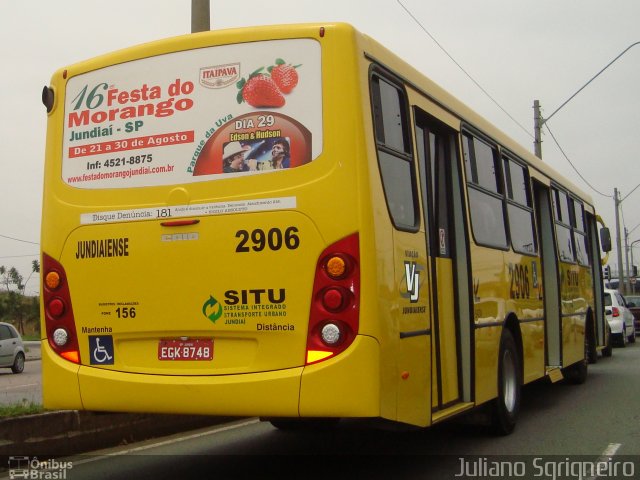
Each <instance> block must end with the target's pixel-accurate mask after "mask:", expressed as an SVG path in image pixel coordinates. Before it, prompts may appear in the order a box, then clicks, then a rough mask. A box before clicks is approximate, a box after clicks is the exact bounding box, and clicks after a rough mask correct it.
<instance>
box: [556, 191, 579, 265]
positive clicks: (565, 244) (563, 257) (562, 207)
mask: <svg viewBox="0 0 640 480" xmlns="http://www.w3.org/2000/svg"><path fill="white" fill-rule="evenodd" d="M553 212H554V218H555V224H556V245H557V248H558V255H559V257H560V261H562V262H569V263H573V262H575V256H574V253H573V242H572V240H571V217H570V215H569V212H570V210H569V197H567V194H566V193H564V192H562V191H560V190H558V189H556V188H554V189H553Z"/></svg>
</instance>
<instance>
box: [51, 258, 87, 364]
mask: <svg viewBox="0 0 640 480" xmlns="http://www.w3.org/2000/svg"><path fill="white" fill-rule="evenodd" d="M42 278H43V281H42V291H43V305H44V323H45V328H46V335H47V338H48V339H49V345H50V346H51V348H52V349H53V350H54V351H55V352H56V353H57V354H58V355H60V356H61V357H63V358H66V359H67V360H69V361H71V362H74V363H80V348H79V346H78V335H77V334H76V324H75V320H74V318H73V308H71V294H70V293H69V284H68V283H67V276H66V274H65V271H64V268H63V267H62V265H61V264H60V263H59V262H57V261H55V260H54V259H53V258H51V257H50V256H49V255H47V254H46V253H43V254H42Z"/></svg>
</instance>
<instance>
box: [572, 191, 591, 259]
mask: <svg viewBox="0 0 640 480" xmlns="http://www.w3.org/2000/svg"><path fill="white" fill-rule="evenodd" d="M570 201H571V203H573V207H574V208H573V211H574V215H573V223H572V226H573V241H574V243H575V252H576V260H577V261H578V263H579V264H580V265H584V266H588V265H589V255H588V252H587V232H586V229H585V222H584V205H582V203H581V202H579V201H578V200H570Z"/></svg>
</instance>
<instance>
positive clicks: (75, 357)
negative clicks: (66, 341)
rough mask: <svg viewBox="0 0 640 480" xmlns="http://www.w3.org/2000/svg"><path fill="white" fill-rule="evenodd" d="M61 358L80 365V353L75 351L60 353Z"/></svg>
mask: <svg viewBox="0 0 640 480" xmlns="http://www.w3.org/2000/svg"><path fill="white" fill-rule="evenodd" d="M60 356H61V357H63V358H66V359H67V360H69V361H70V362H73V363H80V352H78V351H77V350H70V351H68V352H62V353H61V354H60Z"/></svg>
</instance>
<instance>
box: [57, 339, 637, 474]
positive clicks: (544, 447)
mask: <svg viewBox="0 0 640 480" xmlns="http://www.w3.org/2000/svg"><path fill="white" fill-rule="evenodd" d="M523 394H524V400H523V404H522V411H521V416H520V421H519V423H518V426H517V428H516V430H515V432H514V433H513V434H512V435H510V436H506V437H495V436H493V435H491V434H489V433H488V432H487V431H486V430H485V429H483V428H482V427H480V426H478V425H477V424H473V423H470V422H455V423H448V424H443V425H438V426H436V427H434V428H430V429H426V430H417V431H416V430H413V431H394V430H389V429H372V428H370V427H369V426H366V425H363V424H361V423H360V422H357V421H344V422H342V423H341V424H340V425H339V426H338V428H337V429H335V430H332V431H311V432H281V431H278V430H276V429H275V428H273V427H272V426H271V425H270V424H268V423H261V422H259V421H258V420H257V419H246V420H239V421H237V422H234V423H230V424H225V425H219V426H216V427H213V428H207V429H202V430H198V431H191V432H187V433H184V434H180V435H175V436H171V437H165V438H162V439H155V440H150V441H148V442H144V443H137V444H131V445H124V446H120V447H118V448H114V449H109V450H103V451H95V452H92V453H91V454H88V455H82V456H78V457H73V458H66V459H60V461H64V462H70V463H68V464H67V467H68V466H71V468H69V469H68V470H67V473H68V475H67V477H66V478H70V479H74V480H75V479H85V478H86V479H92V480H98V479H127V480H129V479H130V478H136V479H146V478H149V479H151V478H153V479H165V478H166V479H169V478H172V479H173V478H205V477H206V478H217V479H227V478H229V479H235V478H238V479H242V478H249V477H255V478H305V479H309V478H332V479H336V478H349V479H353V478H385V479H389V478H394V479H404V478H406V479H422V478H425V479H437V480H443V479H455V478H492V477H499V478H539V479H554V480H555V479H556V478H558V479H559V478H572V479H573V478H581V479H584V480H586V479H591V480H593V479H594V478H640V441H639V440H640V421H639V419H640V410H639V409H638V398H640V342H639V343H636V344H632V345H629V346H628V347H627V348H624V349H622V348H616V349H615V350H614V354H613V357H612V358H607V359H603V358H600V359H599V362H598V363H597V364H595V365H590V366H589V378H588V380H587V382H586V383H585V384H583V385H565V384H554V385H551V384H549V383H547V382H537V383H535V384H532V385H528V386H526V387H525V388H524V391H523ZM598 461H604V462H605V463H606V462H609V465H611V466H612V468H613V467H615V468H618V471H617V474H616V475H613V474H607V475H600V476H593V475H589V474H588V473H589V472H586V474H583V473H585V471H581V470H580V469H582V468H589V467H588V466H589V465H595V464H596V463H597V462H598ZM465 462H466V463H465ZM492 462H501V463H500V465H502V467H503V468H511V469H515V471H514V472H511V475H509V474H508V472H506V473H505V471H502V472H501V474H500V475H484V476H483V475H479V474H473V472H474V470H473V469H477V468H480V469H482V468H489V467H490V466H492V465H493V463H492ZM463 464H464V465H466V468H469V469H471V470H470V471H471V474H469V472H467V473H466V474H464V475H458V476H456V475H457V474H458V473H460V471H461V468H462V465H463ZM562 469H565V470H567V469H573V470H572V471H570V472H569V474H568V475H560V474H559V472H560V470H562ZM514 473H515V474H514Z"/></svg>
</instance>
